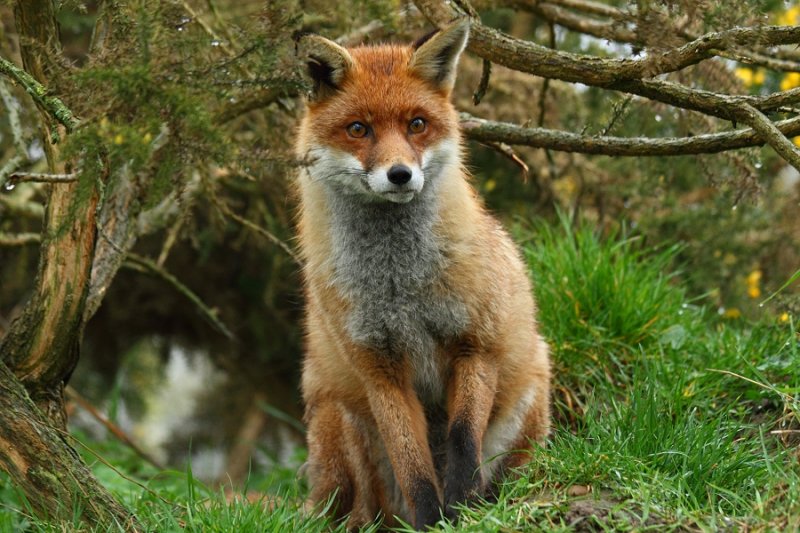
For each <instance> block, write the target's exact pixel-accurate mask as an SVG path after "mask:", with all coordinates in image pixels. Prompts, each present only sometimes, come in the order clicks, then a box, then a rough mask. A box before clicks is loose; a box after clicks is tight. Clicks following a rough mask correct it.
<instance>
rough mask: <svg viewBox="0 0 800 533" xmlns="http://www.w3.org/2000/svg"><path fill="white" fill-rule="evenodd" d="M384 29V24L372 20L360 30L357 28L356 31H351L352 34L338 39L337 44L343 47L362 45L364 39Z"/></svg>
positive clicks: (346, 34)
mask: <svg viewBox="0 0 800 533" xmlns="http://www.w3.org/2000/svg"><path fill="white" fill-rule="evenodd" d="M381 28H383V22H381V21H380V20H372V21H370V22H368V23H366V24H365V25H363V26H361V27H360V28H356V29H355V30H353V31H351V32H350V33H345V34H344V35H342V36H340V37H338V38H337V39H336V42H337V43H339V44H341V45H342V46H353V45H356V44H361V42H363V41H364V38H365V37H366V36H367V35H369V34H370V33H372V32H374V31H378V30H379V29H381Z"/></svg>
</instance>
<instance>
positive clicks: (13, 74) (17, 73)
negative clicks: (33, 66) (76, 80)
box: [0, 57, 79, 132]
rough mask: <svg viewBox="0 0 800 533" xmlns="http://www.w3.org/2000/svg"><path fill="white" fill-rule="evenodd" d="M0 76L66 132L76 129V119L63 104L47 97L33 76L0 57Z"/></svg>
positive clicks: (43, 87)
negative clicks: (3, 75)
mask: <svg viewBox="0 0 800 533" xmlns="http://www.w3.org/2000/svg"><path fill="white" fill-rule="evenodd" d="M0 74H5V75H6V76H8V77H9V78H11V79H12V80H14V81H15V82H17V83H18V84H19V85H20V86H22V88H23V89H25V92H27V93H28V94H29V95H30V96H31V98H33V101H34V102H36V103H37V104H38V105H39V107H40V108H41V109H43V110H45V111H46V112H47V113H48V114H50V116H52V117H53V118H54V119H56V120H57V121H59V122H60V123H61V124H63V125H64V127H65V128H67V131H68V132H71V131H72V130H74V129H75V128H77V127H78V124H79V121H78V119H76V118H75V116H74V115H73V114H72V111H70V110H69V108H68V107H67V106H66V105H64V102H62V101H61V100H60V99H58V98H56V97H55V96H50V95H48V94H47V93H48V91H47V89H46V88H45V86H44V85H42V84H41V83H39V82H38V81H36V80H35V79H34V77H33V76H31V75H30V74H28V73H27V72H25V71H24V70H23V69H21V68H19V67H18V66H16V65H14V64H13V63H11V62H10V61H7V60H5V59H3V58H2V57H0Z"/></svg>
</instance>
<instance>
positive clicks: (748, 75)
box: [734, 67, 753, 87]
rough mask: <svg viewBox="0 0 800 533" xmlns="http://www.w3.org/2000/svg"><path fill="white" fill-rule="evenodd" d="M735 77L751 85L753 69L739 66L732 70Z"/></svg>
mask: <svg viewBox="0 0 800 533" xmlns="http://www.w3.org/2000/svg"><path fill="white" fill-rule="evenodd" d="M734 73H735V74H736V77H737V78H739V79H740V80H742V82H743V83H744V84H745V85H747V86H748V87H749V86H750V85H753V69H750V68H747V67H740V68H737V69H736V70H734Z"/></svg>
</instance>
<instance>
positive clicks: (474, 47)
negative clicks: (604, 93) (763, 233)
mask: <svg viewBox="0 0 800 533" xmlns="http://www.w3.org/2000/svg"><path fill="white" fill-rule="evenodd" d="M416 5H417V6H418V7H419V9H420V11H422V13H423V14H424V15H425V16H426V17H428V19H429V20H430V21H431V22H433V23H434V24H435V25H436V26H438V27H442V26H444V25H446V24H447V23H449V22H450V21H452V20H453V19H454V18H457V17H458V16H460V15H459V13H457V12H456V11H454V10H453V8H452V7H450V6H448V5H447V4H445V3H444V2H442V1H441V0H416ZM762 31H763V32H764V34H763V35H764V39H765V40H766V41H767V42H774V41H776V40H777V41H782V42H783V41H785V42H786V43H795V42H800V26H798V27H788V26H765V27H763V28H734V29H733V30H727V31H723V32H715V33H710V34H707V35H705V36H703V37H701V38H699V39H696V40H695V41H692V42H691V43H688V44H687V45H684V46H682V47H680V48H677V49H673V50H670V51H667V52H664V53H661V54H659V55H654V56H652V57H648V58H645V59H641V60H631V59H606V58H599V57H593V56H586V55H580V54H571V53H567V52H561V51H557V50H551V49H549V48H547V47H544V46H540V45H538V44H535V43H531V42H529V41H523V40H520V39H515V38H513V37H511V36H509V35H506V34H504V33H502V32H500V31H497V30H495V29H493V28H489V27H487V26H484V25H483V24H481V23H480V22H478V21H473V24H472V29H471V31H470V40H469V45H468V47H469V49H470V50H471V51H473V52H475V53H476V54H477V55H478V56H480V57H482V58H483V59H487V60H489V61H492V62H494V63H497V64H500V65H504V66H506V67H508V68H511V69H514V70H518V71H520V72H527V73H529V74H534V75H536V76H542V77H545V78H553V79H558V80H562V81H567V82H570V83H582V84H584V85H590V86H594V87H600V88H604V89H611V90H617V91H622V92H626V93H630V94H635V95H638V96H644V97H646V98H649V99H651V100H655V101H658V102H662V103H666V104H669V105H672V106H675V107H680V108H683V109H690V110H693V111H699V112H701V113H705V114H707V115H711V116H715V117H719V118H723V119H726V120H732V119H735V116H736V111H735V108H736V107H738V106H739V105H740V104H741V102H743V101H745V102H748V103H750V104H751V105H752V106H753V107H755V108H756V109H759V110H761V111H767V110H769V109H771V108H772V109H774V107H773V106H772V104H773V103H774V100H776V99H779V98H780V99H782V100H783V103H784V104H787V103H793V102H797V101H799V100H800V91H796V90H795V89H793V90H791V91H785V92H784V93H777V94H775V95H770V96H768V97H763V96H729V95H722V94H717V93H713V92H710V91H703V90H699V89H691V88H688V87H685V86H682V85H680V84H677V83H672V82H668V81H663V80H655V79H641V78H651V77H653V76H656V75H658V74H662V73H666V72H672V71H675V70H679V69H681V68H685V67H687V66H690V65H693V64H696V63H698V62H699V61H702V60H703V59H706V58H708V57H711V56H713V55H714V47H715V46H717V45H720V44H721V43H724V42H726V41H725V39H731V40H732V41H734V42H751V41H753V40H758V39H759V32H762Z"/></svg>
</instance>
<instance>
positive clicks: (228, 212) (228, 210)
mask: <svg viewBox="0 0 800 533" xmlns="http://www.w3.org/2000/svg"><path fill="white" fill-rule="evenodd" d="M215 203H216V204H217V207H219V209H220V211H222V213H223V214H224V215H225V216H227V217H230V218H231V219H233V220H235V221H236V222H238V223H239V224H241V225H242V226H244V227H246V228H248V229H251V230H253V231H255V232H256V233H258V234H260V235H262V236H264V237H266V238H267V239H269V240H270V241H271V242H272V243H273V244H276V245H277V246H279V247H280V248H281V249H282V250H283V251H284V252H286V254H287V255H288V256H289V257H291V258H292V260H293V261H294V262H295V264H297V265H298V266H302V264H303V261H302V260H301V259H300V257H299V256H298V255H297V253H296V252H295V251H294V250H292V249H291V248H290V247H289V245H288V244H286V243H285V242H283V241H282V240H280V239H279V238H278V237H277V236H276V235H275V234H274V233H272V232H270V231H268V230H266V229H264V228H262V227H261V226H259V225H258V224H256V223H254V222H252V221H250V220H247V219H246V218H244V217H242V216H239V215H237V214H236V213H234V212H233V211H231V208H230V207H228V205H227V204H226V203H225V202H224V201H222V200H218V201H216V202H215Z"/></svg>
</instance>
